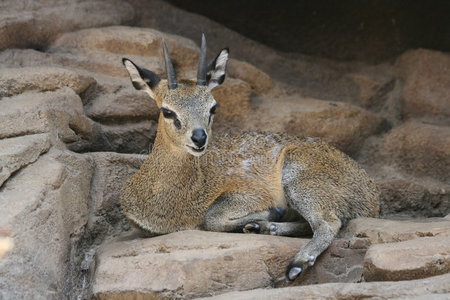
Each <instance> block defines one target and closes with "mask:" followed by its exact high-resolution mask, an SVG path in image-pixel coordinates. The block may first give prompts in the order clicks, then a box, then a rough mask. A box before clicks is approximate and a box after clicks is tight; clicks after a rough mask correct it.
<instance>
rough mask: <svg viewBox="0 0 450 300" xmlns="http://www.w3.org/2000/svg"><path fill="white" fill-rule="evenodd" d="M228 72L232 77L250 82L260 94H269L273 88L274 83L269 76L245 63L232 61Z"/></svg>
mask: <svg viewBox="0 0 450 300" xmlns="http://www.w3.org/2000/svg"><path fill="white" fill-rule="evenodd" d="M227 71H228V74H229V75H230V76H232V77H235V78H239V79H241V80H244V81H246V82H248V83H249V84H250V86H251V87H252V88H253V89H254V90H255V92H256V93H258V94H264V93H267V92H268V91H270V89H272V87H273V82H272V79H271V78H270V76H269V75H267V74H266V73H264V72H263V71H261V70H259V69H258V68H256V67H254V66H253V65H251V64H249V63H246V62H244V61H239V60H236V59H230V61H229V62H228V65H227Z"/></svg>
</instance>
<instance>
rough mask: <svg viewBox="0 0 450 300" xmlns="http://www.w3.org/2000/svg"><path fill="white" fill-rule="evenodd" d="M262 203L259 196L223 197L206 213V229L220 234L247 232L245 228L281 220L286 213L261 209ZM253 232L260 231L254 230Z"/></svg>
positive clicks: (233, 195) (282, 210) (227, 195)
mask: <svg viewBox="0 0 450 300" xmlns="http://www.w3.org/2000/svg"><path fill="white" fill-rule="evenodd" d="M260 203H261V201H260V199H258V197H257V196H252V195H242V194H235V193H231V194H225V195H222V196H221V197H220V198H218V199H217V200H216V201H215V202H214V204H213V205H211V207H210V208H209V209H208V211H207V212H206V214H205V219H204V224H203V225H204V228H205V230H208V231H218V232H245V231H244V227H245V226H246V225H248V224H250V223H252V224H257V223H258V222H264V221H266V222H269V221H271V222H275V221H278V220H281V218H283V216H284V214H285V212H286V210H285V209H283V208H266V207H261V204H260ZM258 208H259V209H260V211H258ZM253 231H255V232H258V231H259V230H258V228H254V229H253Z"/></svg>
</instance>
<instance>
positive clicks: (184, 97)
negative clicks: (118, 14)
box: [122, 35, 228, 156]
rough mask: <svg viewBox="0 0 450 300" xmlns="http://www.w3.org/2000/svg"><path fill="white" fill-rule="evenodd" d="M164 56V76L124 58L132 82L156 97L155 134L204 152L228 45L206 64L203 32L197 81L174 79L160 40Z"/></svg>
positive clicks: (185, 148) (181, 146)
mask: <svg viewBox="0 0 450 300" xmlns="http://www.w3.org/2000/svg"><path fill="white" fill-rule="evenodd" d="M163 50H164V60H165V63H166V72H167V80H161V79H160V78H159V76H158V75H156V74H155V73H153V72H152V71H149V70H147V69H144V68H140V67H138V66H137V65H136V64H134V63H133V62H132V61H131V60H129V59H126V58H124V59H123V60H122V61H123V64H124V66H125V68H126V69H127V71H128V73H129V75H130V78H131V82H132V83H133V86H134V87H135V88H136V89H138V90H143V91H145V92H147V93H148V94H149V95H150V97H152V98H153V99H155V101H156V104H157V105H158V107H159V108H160V110H161V115H160V118H159V124H158V134H163V135H164V138H165V139H166V142H168V144H169V145H170V146H171V147H173V148H176V149H177V150H180V149H182V150H183V151H187V152H188V153H189V154H192V155H194V156H200V155H202V154H203V153H205V150H206V148H207V146H208V141H209V140H210V136H211V125H212V121H213V117H214V113H215V112H216V108H217V103H216V101H215V100H214V98H213V96H212V94H211V89H213V88H214V87H216V86H218V85H220V84H222V83H223V81H224V80H225V69H226V64H227V61H228V49H226V48H225V49H223V50H222V51H220V53H219V55H217V57H216V58H215V59H214V60H213V61H212V62H211V64H209V66H207V65H206V40H205V36H204V35H203V36H202V45H201V52H200V62H199V66H198V72H197V81H194V80H189V81H182V82H180V83H178V82H177V79H176V76H175V72H174V69H173V65H172V62H171V60H170V57H169V51H168V50H167V46H166V45H165V43H164V42H163Z"/></svg>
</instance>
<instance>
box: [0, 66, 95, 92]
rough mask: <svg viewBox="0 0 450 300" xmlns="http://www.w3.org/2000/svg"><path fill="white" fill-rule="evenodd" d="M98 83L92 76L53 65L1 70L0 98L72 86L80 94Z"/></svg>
mask: <svg viewBox="0 0 450 300" xmlns="http://www.w3.org/2000/svg"><path fill="white" fill-rule="evenodd" d="M95 85H96V81H95V80H94V78H92V77H88V76H83V75H80V74H77V73H75V72H73V71H71V70H67V69H63V68H52V67H47V68H46V67H39V68H38V67H24V68H9V69H2V70H0V98H2V97H10V96H13V95H18V94H21V93H24V92H27V91H43V92H44V91H54V90H57V89H59V88H63V87H70V88H71V89H73V90H74V92H75V93H77V94H78V95H80V94H82V93H84V92H85V91H86V90H87V89H88V88H92V87H93V86H95Z"/></svg>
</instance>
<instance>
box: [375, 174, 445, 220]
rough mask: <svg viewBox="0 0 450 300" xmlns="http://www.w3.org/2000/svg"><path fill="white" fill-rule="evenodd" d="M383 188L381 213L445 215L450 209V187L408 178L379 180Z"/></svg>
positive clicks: (423, 215)
mask: <svg viewBox="0 0 450 300" xmlns="http://www.w3.org/2000/svg"><path fill="white" fill-rule="evenodd" d="M378 184H379V186H380V189H381V215H383V216H388V215H407V216H412V217H443V216H445V215H446V214H447V213H448V212H449V211H450V187H449V186H448V185H446V184H427V183H425V182H419V183H416V182H413V181H410V180H406V179H398V178H394V179H384V180H380V181H378Z"/></svg>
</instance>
